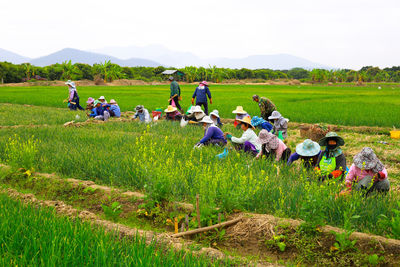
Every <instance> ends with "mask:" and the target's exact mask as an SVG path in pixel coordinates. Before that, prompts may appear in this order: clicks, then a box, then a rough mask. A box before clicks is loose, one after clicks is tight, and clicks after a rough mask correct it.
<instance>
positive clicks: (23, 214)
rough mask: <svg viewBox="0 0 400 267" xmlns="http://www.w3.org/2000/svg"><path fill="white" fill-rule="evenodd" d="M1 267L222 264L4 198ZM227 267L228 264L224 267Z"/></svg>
mask: <svg viewBox="0 0 400 267" xmlns="http://www.w3.org/2000/svg"><path fill="white" fill-rule="evenodd" d="M0 221H1V224H0V240H1V241H2V245H1V247H0V265H2V266H10V265H11V266H82V265H85V266H142V265H144V264H145V265H148V266H212V265H216V266H217V265H219V264H222V263H220V262H218V261H214V262H211V261H210V260H208V259H205V258H203V257H195V256H193V255H192V254H187V253H184V252H179V251H172V250H171V249H169V248H165V247H162V246H160V244H157V243H155V242H152V243H151V244H146V242H145V240H143V239H141V238H140V237H139V236H136V237H134V238H133V239H128V238H125V237H122V238H120V237H119V236H118V235H117V234H116V233H112V232H110V233H106V232H105V231H104V229H102V228H99V227H95V226H92V225H91V224H90V223H89V222H81V221H80V220H79V219H73V220H71V219H69V218H66V217H60V216H57V215H56V214H55V213H54V211H53V210H52V209H49V208H43V207H40V206H31V205H26V204H22V203H21V202H19V201H15V200H11V199H10V198H8V197H7V196H5V195H3V194H1V195H0ZM226 264H229V263H226Z"/></svg>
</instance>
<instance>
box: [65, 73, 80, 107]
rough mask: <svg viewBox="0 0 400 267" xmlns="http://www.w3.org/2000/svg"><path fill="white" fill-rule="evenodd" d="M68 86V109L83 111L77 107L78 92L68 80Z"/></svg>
mask: <svg viewBox="0 0 400 267" xmlns="http://www.w3.org/2000/svg"><path fill="white" fill-rule="evenodd" d="M65 84H66V85H68V89H69V96H68V103H69V105H68V106H69V109H70V110H76V108H78V109H80V110H84V108H83V107H81V105H79V96H78V91H77V90H76V86H75V83H74V82H73V81H71V80H68V81H67V82H66V83H65Z"/></svg>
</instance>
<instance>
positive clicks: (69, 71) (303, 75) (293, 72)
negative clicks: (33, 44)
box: [0, 61, 400, 83]
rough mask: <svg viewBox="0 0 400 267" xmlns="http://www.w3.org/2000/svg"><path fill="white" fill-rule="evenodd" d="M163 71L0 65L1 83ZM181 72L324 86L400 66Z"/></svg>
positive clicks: (395, 77)
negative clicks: (356, 68) (292, 80)
mask: <svg viewBox="0 0 400 267" xmlns="http://www.w3.org/2000/svg"><path fill="white" fill-rule="evenodd" d="M168 69H176V68H168ZM165 70H166V68H165V67H163V66H159V67H121V66H119V65H117V64H114V63H112V62H111V61H105V62H103V63H99V64H93V66H92V65H89V64H83V63H75V64H72V63H71V61H65V62H63V63H61V64H59V63H57V64H53V65H50V66H45V67H37V66H33V65H31V64H29V63H24V64H18V65H17V64H12V63H9V62H0V82H1V83H18V82H23V81H35V80H37V79H46V80H50V81H55V80H94V81H98V80H100V81H104V82H112V81H113V80H117V79H133V80H143V81H146V82H151V81H163V80H165V79H166V77H165V75H163V74H161V73H162V72H163V71H165ZM177 70H179V71H181V72H183V73H184V74H185V75H184V76H183V78H182V79H183V80H184V81H186V82H196V81H203V80H206V81H212V82H217V83H218V82H223V81H225V80H253V81H255V82H263V81H266V80H282V79H286V80H287V79H296V80H300V81H301V82H312V83H327V82H332V83H335V82H400V66H397V67H391V68H384V69H380V68H378V67H373V66H365V67H363V68H361V69H360V70H358V71H356V70H351V69H337V70H326V69H313V70H306V69H302V68H293V69H290V70H271V69H255V70H252V69H246V68H241V69H229V68H217V67H216V66H209V67H208V68H204V67H193V66H189V67H184V68H179V69H177Z"/></svg>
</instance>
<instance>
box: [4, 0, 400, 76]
mask: <svg viewBox="0 0 400 267" xmlns="http://www.w3.org/2000/svg"><path fill="white" fill-rule="evenodd" d="M0 25H1V27H0V47H1V48H3V49H6V50H10V51H12V52H15V53H18V54H20V55H23V56H27V57H32V58H33V57H39V56H44V55H47V54H49V53H52V52H56V51H58V50H60V49H63V48H66V47H69V48H77V49H82V50H92V49H96V48H102V47H108V46H130V45H139V46H146V45H153V44H159V45H163V46H165V47H167V48H169V49H172V50H177V51H181V52H191V53H194V54H195V55H198V56H200V57H203V58H211V57H230V58H239V57H246V56H250V55H260V54H265V55H269V54H279V53H286V54H291V55H295V56H298V57H303V58H306V59H308V60H311V61H314V62H318V63H321V64H324V65H328V66H332V67H337V68H352V69H359V68H360V67H362V66H367V65H368V66H369V65H373V66H379V67H381V68H383V67H391V66H394V65H396V66H398V65H400V49H399V48H400V45H399V44H400V1H399V0H380V1H377V0H335V1H326V0H325V1H324V0H302V1H300V0H275V1H270V0H246V1H244V0H201V1H191V0H169V1H165V0H161V1H158V0H157V1H156V0H142V1H137V0H130V1H129V0H126V1H124V0H113V1H110V0H108V1H104V0H96V1H93V0H79V1H78V0H69V1H56V0H36V1H34V2H32V1H26V0H13V1H2V3H1V4H0Z"/></svg>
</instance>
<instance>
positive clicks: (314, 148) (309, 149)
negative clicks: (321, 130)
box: [296, 139, 321, 157]
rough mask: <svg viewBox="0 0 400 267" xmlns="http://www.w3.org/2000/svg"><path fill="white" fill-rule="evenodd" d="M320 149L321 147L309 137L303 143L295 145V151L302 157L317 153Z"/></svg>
mask: <svg viewBox="0 0 400 267" xmlns="http://www.w3.org/2000/svg"><path fill="white" fill-rule="evenodd" d="M320 151H321V147H320V146H319V145H318V143H317V142H313V141H312V140H310V139H306V140H304V142H303V143H300V144H298V145H297V146H296V153H297V154H299V155H300V156H303V157H313V156H316V155H318V153H319V152H320Z"/></svg>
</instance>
